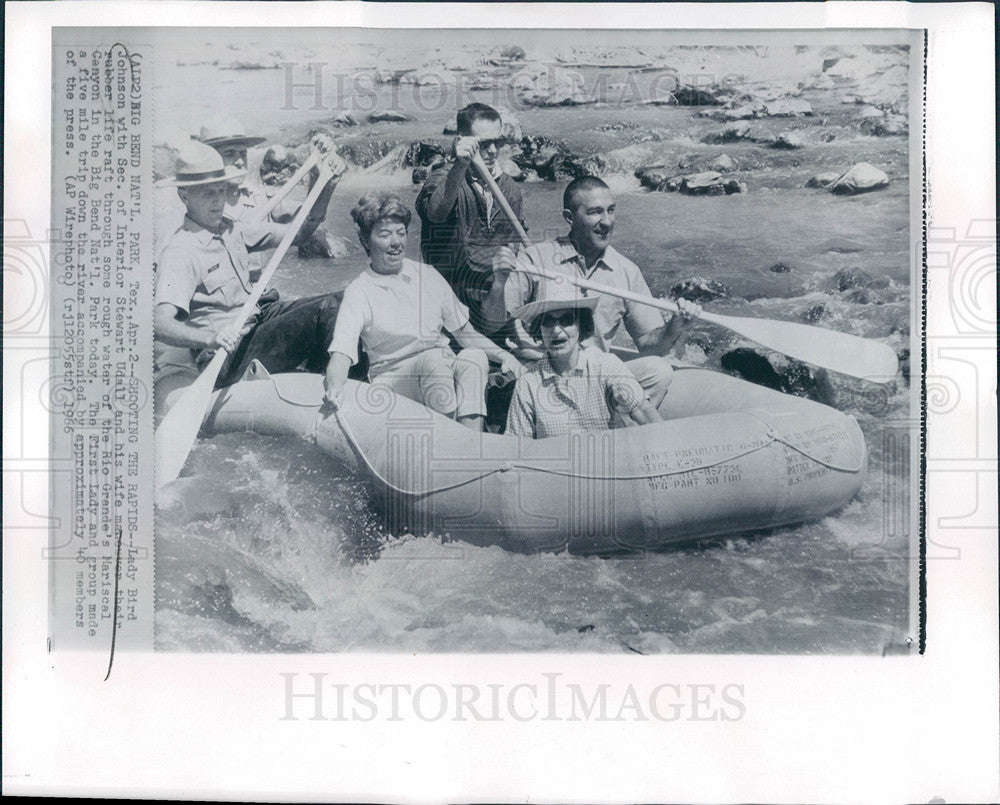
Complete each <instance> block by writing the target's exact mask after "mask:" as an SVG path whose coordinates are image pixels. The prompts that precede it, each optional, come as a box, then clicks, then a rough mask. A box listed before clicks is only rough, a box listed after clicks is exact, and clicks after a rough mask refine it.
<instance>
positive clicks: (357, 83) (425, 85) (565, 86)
mask: <svg viewBox="0 0 1000 805" xmlns="http://www.w3.org/2000/svg"><path fill="white" fill-rule="evenodd" d="M760 50H762V51H763V53H762V54H761V55H762V56H766V55H767V50H768V49H767V48H762V49H760ZM280 67H281V69H282V70H283V71H284V100H283V103H282V105H281V106H280V107H279V108H280V109H281V110H282V111H286V112H292V111H299V110H308V111H310V112H347V113H355V114H362V115H364V114H371V113H375V112H377V111H382V112H399V111H400V110H401V109H403V108H404V106H412V107H413V108H415V109H416V110H417V111H419V112H427V113H433V112H442V111H445V110H454V109H458V108H461V107H462V106H465V105H466V104H468V103H472V102H473V101H479V102H483V103H488V104H490V105H491V106H494V107H497V106H505V107H508V108H510V109H513V110H514V111H524V110H525V109H528V108H530V107H531V106H532V98H534V97H535V96H536V95H537V94H538V93H545V95H546V96H547V98H548V101H547V102H548V103H549V104H550V105H559V102H558V97H555V96H561V97H563V98H565V102H566V105H582V104H590V103H600V104H602V105H604V106H605V107H608V108H611V109H616V108H622V107H626V106H634V105H636V104H639V105H643V104H647V105H653V106H660V105H663V106H666V105H674V104H678V103H683V104H684V105H688V106H700V105H702V104H704V103H709V102H710V101H708V100H707V99H708V97H709V96H708V95H707V94H706V95H703V93H705V92H707V90H708V89H709V88H710V87H712V88H714V92H715V93H718V92H720V91H721V92H725V91H726V90H730V91H732V92H736V89H737V87H738V85H739V81H740V79H741V76H739V75H735V74H718V75H717V74H714V73H706V72H692V73H683V72H680V71H678V70H676V69H672V68H651V67H646V68H640V69H639V70H638V71H628V72H627V73H626V74H625V75H624V76H622V77H621V79H620V80H615V78H616V76H615V72H616V70H614V69H610V68H609V69H602V70H599V71H597V72H596V73H595V74H594V75H592V76H588V75H586V74H584V73H583V72H581V71H579V70H575V69H572V68H568V67H564V66H562V65H558V64H555V63H552V62H549V63H544V64H542V65H532V66H531V67H525V68H519V67H518V65H517V63H516V62H504V61H502V60H501V61H497V62H496V63H494V64H492V65H491V64H490V63H489V62H487V63H486V64H484V65H482V67H481V68H480V69H478V70H476V71H472V72H469V73H464V72H455V71H451V70H446V69H442V70H434V69H429V68H419V69H416V70H403V71H393V70H377V69H368V70H365V69H362V70H354V71H351V72H344V71H340V70H337V69H333V68H331V67H330V65H329V64H328V63H327V62H307V63H299V62H282V63H281V65H280ZM617 72H621V69H620V68H619V69H618V70H617ZM637 76H640V77H641V80H639V78H637ZM386 88H388V93H386V92H384V91H382V90H384V89H386ZM484 92H485V93H487V96H486V98H487V99H486V100H484V95H483V94H484ZM553 98H555V100H553ZM404 101H406V102H407V103H405V104H404Z"/></svg>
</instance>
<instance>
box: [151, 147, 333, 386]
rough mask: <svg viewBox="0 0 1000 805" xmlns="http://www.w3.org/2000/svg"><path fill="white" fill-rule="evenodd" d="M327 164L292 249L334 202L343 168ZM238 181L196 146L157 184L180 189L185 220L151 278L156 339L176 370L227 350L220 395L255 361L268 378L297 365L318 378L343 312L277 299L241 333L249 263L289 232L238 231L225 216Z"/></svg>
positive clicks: (236, 171)
mask: <svg viewBox="0 0 1000 805" xmlns="http://www.w3.org/2000/svg"><path fill="white" fill-rule="evenodd" d="M323 159H324V162H325V165H326V167H327V168H328V170H330V172H331V174H332V178H331V179H330V180H329V182H328V183H327V185H326V187H324V188H323V190H322V192H320V194H319V196H318V197H317V199H316V203H315V204H314V206H313V208H312V210H310V212H309V215H308V217H307V218H306V219H305V222H304V223H303V225H302V228H301V229H300V230H299V232H298V234H297V236H296V238H295V241H296V242H299V241H302V240H304V239H306V238H308V237H309V236H310V235H311V234H312V232H313V230H314V229H315V228H316V226H317V225H318V224H319V223H320V222H321V221H322V220H323V219H324V218H325V217H326V209H327V205H328V204H329V202H330V196H331V195H333V191H334V188H335V187H336V185H337V181H338V180H339V179H340V177H341V176H342V175H343V173H344V171H345V169H346V165H345V164H344V162H343V160H342V159H341V158H340V157H339V156H338V155H337V154H336V152H328V153H325V154H324V156H323ZM243 175H244V171H243V170H242V169H240V168H237V167H236V166H235V165H226V164H225V163H224V162H223V159H222V157H221V156H220V154H219V153H218V151H216V150H215V149H214V148H211V147H210V146H208V145H205V144H204V143H200V142H197V141H195V140H192V141H191V142H190V143H187V144H185V146H184V149H183V150H182V152H181V157H180V159H179V160H178V162H177V171H176V175H175V176H174V178H173V179H170V180H166V181H164V182H163V183H162V184H163V185H165V186H172V187H176V188H177V194H178V196H180V199H181V201H182V202H183V203H184V206H185V208H186V210H187V214H186V215H185V217H184V223H183V225H182V226H181V227H180V229H178V230H177V232H175V233H174V236H173V237H172V238H171V240H170V242H169V243H168V244H167V247H166V248H165V249H164V251H163V254H162V256H161V258H160V262H159V267H158V269H157V285H156V307H155V309H154V320H153V321H154V327H155V332H156V338H157V340H158V341H159V342H161V344H164V345H168V346H170V347H174V348H176V349H174V350H173V354H172V355H171V356H170V362H171V363H173V364H174V365H176V361H177V359H178V355H180V356H181V358H182V360H187V361H188V362H189V363H191V364H198V365H200V364H202V363H203V361H204V359H205V358H206V356H207V354H210V353H212V352H213V351H214V350H216V349H219V348H220V347H221V348H223V349H225V350H226V351H227V352H228V353H229V357H228V359H227V361H226V364H225V365H224V366H223V368H222V371H221V372H220V373H219V380H218V382H217V384H216V387H217V388H218V387H222V386H226V385H230V384H231V383H234V382H236V381H237V380H239V379H240V377H241V376H242V375H243V373H244V371H245V370H246V368H247V367H248V366H249V364H250V362H251V361H252V360H253V359H255V358H256V359H258V360H260V362H261V363H262V364H263V365H264V367H265V368H266V369H268V370H269V371H272V372H285V371H291V370H293V369H295V368H296V367H298V366H299V365H300V364H302V363H303V362H304V363H305V365H306V368H307V369H309V370H310V371H317V372H322V371H323V370H324V368H325V367H326V362H327V358H328V355H327V351H326V350H327V346H328V345H329V343H330V339H331V338H332V336H333V327H334V322H335V321H336V317H337V310H338V308H339V305H340V295H338V294H323V295H320V296H313V297H309V298H306V299H297V300H294V301H278V300H277V298H276V297H277V295H276V294H275V295H274V297H275V298H273V299H271V300H269V301H263V300H262V301H261V302H260V304H259V306H258V309H257V313H256V315H255V316H254V317H252V318H251V319H249V320H248V321H247V323H246V324H245V325H243V326H242V327H240V326H238V325H237V323H236V322H235V317H236V314H237V313H238V311H239V309H240V308H241V307H242V306H243V303H244V302H245V301H246V300H247V298H248V297H249V296H250V293H251V291H252V289H253V283H254V282H255V280H256V279H257V276H255V275H259V272H258V271H255V270H254V269H253V268H252V267H251V265H250V258H249V255H250V254H251V253H253V252H256V251H260V250H262V249H271V248H275V247H276V246H277V245H278V244H279V243H280V242H281V240H282V237H283V236H284V235H285V233H286V229H287V226H286V225H284V224H276V223H273V222H268V221H265V222H257V223H249V222H238V223H234V222H233V221H232V220H230V219H229V218H227V217H225V216H224V215H223V213H224V211H225V204H226V198H227V195H228V193H229V187H228V185H229V184H230V183H232V182H238V181H239V180H240V179H241V178H242V177H243ZM313 181H315V179H313Z"/></svg>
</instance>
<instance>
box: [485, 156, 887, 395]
mask: <svg viewBox="0 0 1000 805" xmlns="http://www.w3.org/2000/svg"><path fill="white" fill-rule="evenodd" d="M472 164H473V166H474V167H475V169H476V171H477V172H478V173H479V175H480V176H481V177H482V179H483V181H484V182H486V184H487V186H488V187H489V188H490V190H491V191H493V196H494V198H496V200H497V202H498V203H499V204H500V208H501V209H502V210H503V211H504V213H505V214H506V215H507V217H508V218H509V219H510V222H511V224H512V225H513V227H514V231H515V232H517V235H518V237H519V238H520V239H521V242H522V243H523V244H524V245H525V246H531V245H532V243H531V241H530V240H529V239H528V234H527V232H525V231H524V228H523V227H522V226H521V222H520V221H519V220H518V219H517V216H516V215H515V214H514V211H513V210H512V209H511V207H510V203H509V202H508V201H507V199H506V197H505V196H504V194H503V193H502V192H501V190H500V188H499V187H498V186H497V183H496V180H495V179H494V178H493V176H492V174H491V173H490V172H489V170H488V169H487V168H486V165H484V164H483V162H482V160H481V159H480V158H479V156H476V158H475V159H474V160H473V161H472ZM518 270H519V271H525V269H522V268H519V269H518ZM525 273H527V274H534V275H536V276H539V277H543V278H545V279H547V280H549V281H552V282H571V283H572V284H573V285H575V286H577V287H578V288H585V289H587V290H588V291H594V292H595V293H602V294H608V295H609V296H617V297H619V298H621V299H628V300H630V301H632V302H638V303H640V304H643V305H649V306H650V307H655V308H659V309H660V310H669V311H671V312H677V311H678V310H679V308H678V307H677V305H676V304H674V303H673V302H670V301H667V300H664V299H655V298H653V297H652V296H644V295H641V294H637V293H632V292H631V291H625V290H621V289H618V288H612V287H610V286H608V285H601V284H600V283H597V282H591V281H590V280H586V279H583V278H582V277H574V276H572V275H568V274H566V275H564V274H559V275H552V274H546V273H545V272H542V271H525ZM700 319H701V320H702V321H707V322H711V323H712V324H717V325H718V326H720V327H725V328H726V329H727V330H731V331H732V332H734V333H737V334H738V335H741V336H743V337H744V338H747V339H749V340H751V341H753V342H755V343H757V344H760V345H761V346H763V347H767V348H768V349H771V350H774V351H775V352H781V353H782V354H784V355H788V356H789V357H790V358H795V359H796V360H800V361H804V362H805V363H811V364H813V365H815V366H821V367H824V368H826V369H831V370H833V371H835V372H840V373H841V374H845V375H850V376H851V377H860V378H863V379H865V380H871V381H873V382H876V383H887V382H888V381H890V380H891V379H893V378H894V377H895V376H896V372H897V370H898V368H899V362H898V359H897V357H896V352H895V350H893V349H892V347H890V346H888V345H887V344H881V343H879V342H878V341H872V340H871V339H868V338H861V337H860V336H856V335H850V334H849V333H842V332H839V331H838V330H827V329H825V328H822V327H812V326H810V325H808V324H799V323H797V322H791V321H780V320H775V319H758V318H745V317H739V316H722V315H720V314H718V313H709V312H708V311H703V312H702V314H701V316H700Z"/></svg>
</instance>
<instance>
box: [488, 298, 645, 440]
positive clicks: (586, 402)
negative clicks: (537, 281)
mask: <svg viewBox="0 0 1000 805" xmlns="http://www.w3.org/2000/svg"><path fill="white" fill-rule="evenodd" d="M597 302H598V299H597V297H590V296H585V295H583V294H582V293H581V292H580V291H579V290H577V289H576V288H575V287H574V286H573V285H571V284H570V283H568V282H566V283H556V282H552V283H546V284H545V285H544V286H542V291H541V295H540V296H539V298H538V299H536V300H535V301H534V302H529V303H528V304H527V305H524V306H522V307H520V308H518V309H517V311H515V315H516V316H517V317H518V318H519V319H521V321H523V322H524V323H525V324H526V325H528V327H529V330H530V332H531V334H532V335H533V336H534V337H535V338H541V341H542V345H543V346H544V348H545V355H544V356H543V357H542V358H541V359H540V360H538V361H537V362H536V363H535V364H534V365H533V366H531V367H530V368H529V369H528V370H527V371H526V372H525V373H524V374H522V375H521V377H520V378H519V379H518V381H517V385H516V386H515V388H514V399H513V400H512V401H511V405H510V410H509V411H508V413H507V433H509V434H512V435H514V436H530V437H532V438H534V439H545V438H548V437H550V436H564V435H567V434H570V433H578V432H580V431H600V430H608V429H609V428H610V427H612V422H613V421H614V420H615V418H616V415H617V416H619V417H621V418H622V419H623V420H625V421H628V420H629V419H630V420H631V421H632V422H634V423H635V424H638V425H646V424H648V423H650V422H662V421H663V417H661V416H660V413H659V411H657V410H656V408H654V407H653V404H652V403H651V402H650V401H649V397H648V396H646V392H644V391H643V390H642V387H641V386H640V385H639V383H638V381H637V380H636V379H635V376H634V375H633V374H632V372H630V371H629V369H628V367H626V366H625V364H624V363H623V362H622V361H621V359H620V358H618V357H617V356H616V355H613V354H611V353H610V352H604V351H602V350H600V349H598V348H597V347H593V346H586V345H584V344H581V341H586V340H587V339H589V338H590V337H591V336H593V334H594V308H595V307H596V306H597Z"/></svg>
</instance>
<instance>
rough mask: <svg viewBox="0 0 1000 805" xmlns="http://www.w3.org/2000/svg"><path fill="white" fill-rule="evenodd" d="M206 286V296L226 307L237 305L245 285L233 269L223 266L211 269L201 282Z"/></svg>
mask: <svg viewBox="0 0 1000 805" xmlns="http://www.w3.org/2000/svg"><path fill="white" fill-rule="evenodd" d="M201 284H202V285H203V286H204V288H205V296H206V297H208V298H209V299H210V300H211V301H212V302H214V303H216V304H220V305H223V306H225V307H236V305H237V304H239V301H240V292H241V291H242V290H243V286H242V285H241V284H240V281H239V278H238V277H237V276H236V275H235V274H233V272H232V271H231V270H229V271H227V270H226V269H225V268H223V267H222V266H219V268H217V269H215V271H210V272H209V273H208V275H207V276H206V277H205V279H204V280H202V283H201Z"/></svg>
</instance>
